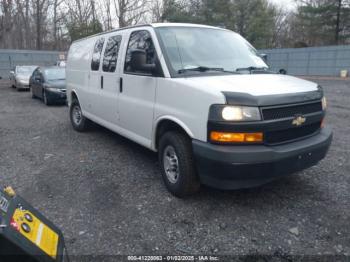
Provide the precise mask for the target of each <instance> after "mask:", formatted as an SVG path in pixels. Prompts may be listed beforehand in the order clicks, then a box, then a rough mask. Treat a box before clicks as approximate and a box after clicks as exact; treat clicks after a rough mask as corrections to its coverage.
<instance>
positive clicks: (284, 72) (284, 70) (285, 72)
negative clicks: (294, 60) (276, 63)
mask: <svg viewBox="0 0 350 262" xmlns="http://www.w3.org/2000/svg"><path fill="white" fill-rule="evenodd" d="M278 72H279V73H280V74H281V75H286V74H287V70H286V69H283V68H282V69H280V71H278Z"/></svg>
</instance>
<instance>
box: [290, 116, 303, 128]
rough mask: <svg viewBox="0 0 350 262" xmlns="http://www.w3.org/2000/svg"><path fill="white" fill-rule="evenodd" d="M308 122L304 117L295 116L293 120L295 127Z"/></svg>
mask: <svg viewBox="0 0 350 262" xmlns="http://www.w3.org/2000/svg"><path fill="white" fill-rule="evenodd" d="M305 122H306V118H305V117H303V116H295V118H294V119H293V122H292V124H293V125H295V126H301V125H302V124H304V123H305Z"/></svg>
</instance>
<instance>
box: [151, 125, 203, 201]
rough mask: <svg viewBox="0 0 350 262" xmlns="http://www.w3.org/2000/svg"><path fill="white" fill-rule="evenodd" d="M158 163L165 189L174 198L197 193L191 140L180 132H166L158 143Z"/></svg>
mask: <svg viewBox="0 0 350 262" xmlns="http://www.w3.org/2000/svg"><path fill="white" fill-rule="evenodd" d="M158 154H159V163H160V167H161V171H162V177H163V181H164V184H165V186H166V187H167V189H168V190H169V191H170V192H171V193H172V194H173V195H175V196H176V197H180V198H183V197H186V196H188V195H191V194H194V193H196V192H198V191H199V188H200V182H199V179H198V176H197V172H196V169H195V163H194V158H193V153H192V143H191V139H190V138H189V137H188V136H186V135H185V134H182V133H180V132H174V131H171V132H167V133H166V134H164V135H163V136H162V137H161V139H160V142H159V152H158Z"/></svg>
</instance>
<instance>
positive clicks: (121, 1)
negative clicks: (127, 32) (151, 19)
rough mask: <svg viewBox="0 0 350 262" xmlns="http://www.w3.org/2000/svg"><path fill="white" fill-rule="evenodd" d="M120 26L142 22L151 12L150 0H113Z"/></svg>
mask: <svg viewBox="0 0 350 262" xmlns="http://www.w3.org/2000/svg"><path fill="white" fill-rule="evenodd" d="M113 3H114V8H115V12H116V15H117V18H118V24H119V27H125V26H130V25H135V24H138V23H140V22H141V21H142V20H147V19H146V13H148V12H149V1H148V0H113Z"/></svg>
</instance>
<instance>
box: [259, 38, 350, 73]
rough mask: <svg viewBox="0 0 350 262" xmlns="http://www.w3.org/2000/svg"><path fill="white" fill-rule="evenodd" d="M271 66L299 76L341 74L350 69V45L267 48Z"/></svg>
mask: <svg viewBox="0 0 350 262" xmlns="http://www.w3.org/2000/svg"><path fill="white" fill-rule="evenodd" d="M259 52H260V53H264V54H267V55H268V57H267V62H268V64H269V65H270V67H271V68H272V69H273V70H275V71H279V70H280V69H285V70H286V71H287V73H288V74H290V75H298V76H302V75H303V76H340V72H341V71H342V70H347V71H348V72H349V71H350V45H346V46H327V47H308V48H288V49H266V50H259Z"/></svg>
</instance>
